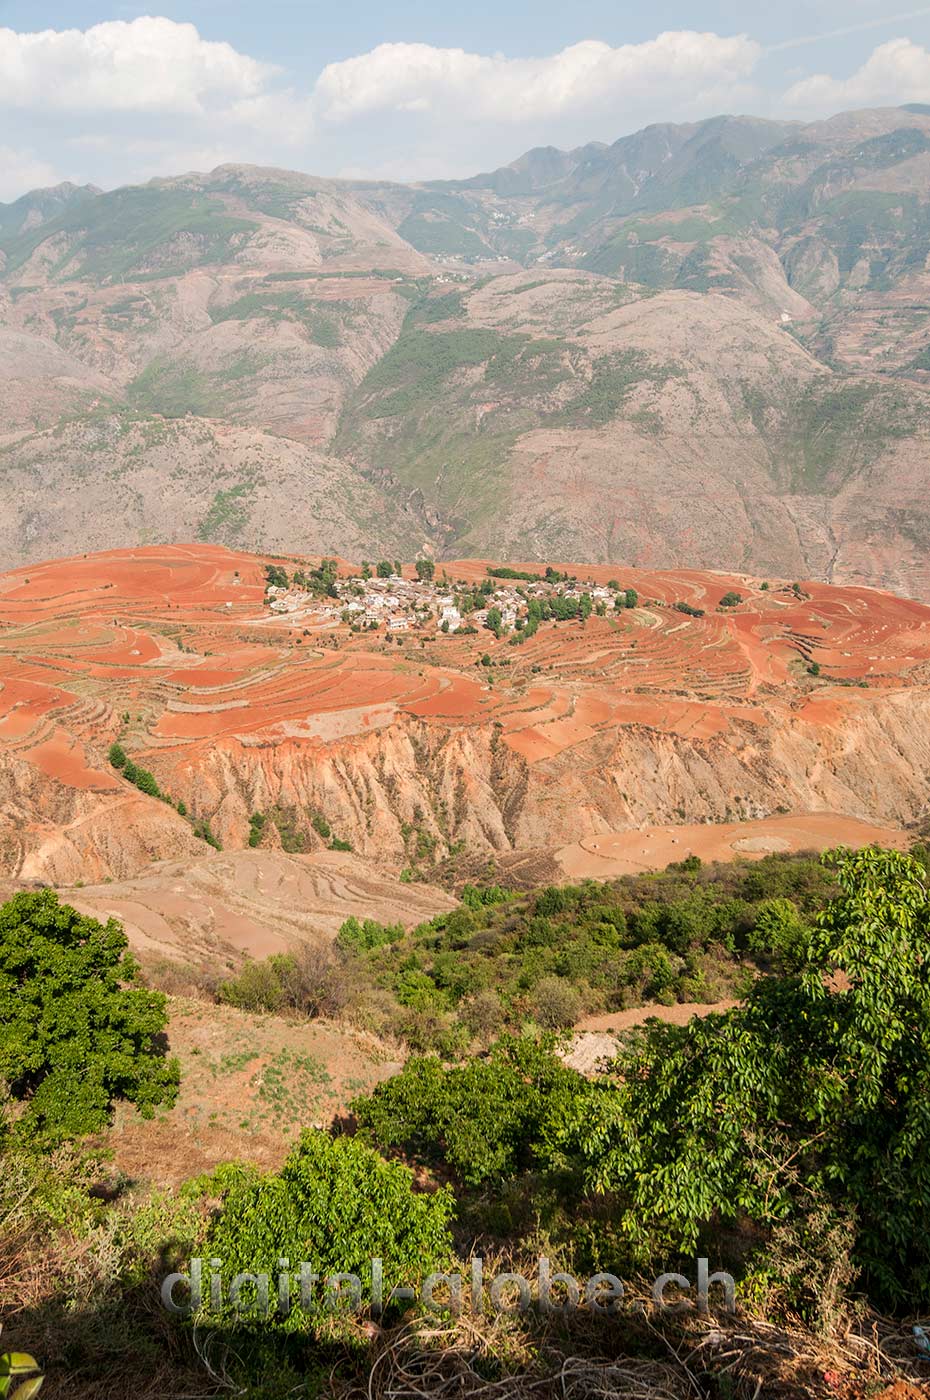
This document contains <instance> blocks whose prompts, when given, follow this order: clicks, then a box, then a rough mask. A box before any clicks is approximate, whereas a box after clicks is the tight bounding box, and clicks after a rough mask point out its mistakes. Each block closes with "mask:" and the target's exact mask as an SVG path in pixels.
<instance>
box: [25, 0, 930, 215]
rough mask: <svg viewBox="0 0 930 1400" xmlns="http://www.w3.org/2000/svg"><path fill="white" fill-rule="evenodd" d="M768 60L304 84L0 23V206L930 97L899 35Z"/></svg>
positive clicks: (927, 79) (598, 53)
mask: <svg viewBox="0 0 930 1400" xmlns="http://www.w3.org/2000/svg"><path fill="white" fill-rule="evenodd" d="M835 3H836V0H830V4H831V5H834V4H835ZM870 23H871V21H870ZM847 27H849V26H847ZM859 27H861V25H860V26H854V28H859ZM764 52H765V51H764V50H763V48H762V46H761V45H760V44H759V43H757V42H756V40H754V39H753V38H751V37H750V36H749V35H747V34H736V35H730V36H725V35H720V34H715V33H700V32H697V31H695V30H679V31H671V32H667V33H663V34H659V35H657V37H656V38H654V39H650V40H648V41H646V42H643V43H636V44H621V45H617V46H612V45H610V44H607V43H604V42H602V41H600V40H598V39H584V40H583V41H582V42H580V43H576V44H572V45H570V46H568V47H567V48H564V49H561V50H560V51H559V52H557V53H553V54H548V55H543V56H542V57H536V58H520V57H510V56H505V55H502V54H490V53H470V52H467V51H466V50H464V49H453V48H439V47H436V46H433V45H430V44H422V43H385V44H380V45H378V46H377V47H376V48H373V49H371V50H370V51H369V52H367V53H361V54H357V55H355V56H354V57H351V58H346V59H343V60H341V61H339V62H334V63H330V64H328V65H327V66H326V67H325V68H324V69H323V70H322V72H320V73H319V74H318V75H313V74H298V73H296V72H283V71H281V70H278V69H276V68H274V67H273V66H272V65H270V64H267V63H264V62H262V61H261V60H259V59H257V58H254V57H252V56H251V55H249V54H246V53H242V52H240V51H238V50H237V49H236V48H234V47H233V46H232V45H231V44H228V43H223V42H215V41H208V40H206V39H204V38H203V37H202V36H201V35H200V33H199V32H198V30H197V29H196V28H195V26H194V25H192V24H183V23H177V22H175V21H173V20H169V19H166V18H163V17H162V18H159V17H153V16H147V17H143V18H137V19H133V20H126V21H116V20H114V21H108V22H105V23H101V24H95V25H93V26H91V27H90V28H88V29H85V30H79V29H62V30H54V29H46V30H42V31H40V32H35V33H20V32H17V31H15V30H12V29H8V28H2V27H0V114H4V115H5V120H6V127H5V130H4V140H5V141H6V142H7V144H8V146H9V147H11V148H15V146H16V141H15V138H14V137H13V136H12V135H11V134H10V132H11V129H12V121H13V120H15V117H16V116H17V115H22V116H23V117H24V119H27V120H28V125H29V135H28V141H27V143H26V145H25V146H24V147H23V148H21V149H19V150H16V149H6V150H0V199H3V198H7V199H9V198H14V197H16V195H18V194H21V193H23V191H24V190H26V189H28V188H30V187H31V186H35V185H39V184H48V183H50V182H53V181H54V180H57V179H61V178H66V179H71V180H75V181H77V182H84V181H88V180H89V181H93V182H94V183H96V184H100V185H104V186H110V187H112V186H113V185H115V184H119V183H126V182H136V181H141V180H144V179H147V178H149V177H150V176H152V175H156V174H158V175H166V174H172V173H178V172H181V171H184V170H189V169H191V168H200V169H203V168H210V165H211V164H217V163H219V162H221V161H222V162H226V161H230V160H232V161H237V160H238V161H246V162H252V163H255V164H260V165H289V166H292V167H297V168H300V169H304V170H309V171H313V172H314V173H317V174H320V175H334V174H337V173H347V172H350V171H351V172H353V173H355V172H358V173H364V174H365V175H368V176H373V177H378V178H394V179H399V180H405V179H406V180H410V179H424V178H442V177H444V176H459V175H469V174H474V173H475V171H477V170H481V169H488V168H490V167H492V166H496V165H501V164H504V163H505V162H507V161H508V160H513V159H515V158H516V157H517V156H518V155H519V154H520V153H521V152H522V151H524V150H526V149H527V148H528V147H530V146H534V145H544V144H553V145H560V146H571V145H577V144H580V143H581V142H583V141H590V140H602V141H612V140H615V139H616V138H617V137H619V136H622V135H624V134H626V133H628V132H631V131H633V130H635V129H636V128H637V127H639V126H644V125H646V124H647V123H649V122H659V121H692V120H697V119H699V118H701V117H707V116H713V115H716V114H718V113H720V112H727V111H729V112H734V111H743V112H746V111H749V112H756V113H758V114H760V115H776V114H778V113H779V112H782V113H784V112H788V113H791V114H792V115H795V114H797V115H811V116H814V115H820V114H821V113H822V112H824V111H830V110H838V109H840V108H842V107H851V106H867V105H870V104H877V103H882V104H885V103H899V102H905V101H908V100H918V101H919V100H930V54H928V52H927V50H925V49H923V48H921V47H920V46H919V45H917V44H915V43H913V42H911V41H910V40H907V39H898V40H894V41H893V42H892V43H888V44H884V45H882V46H881V47H880V48H877V49H876V50H875V51H874V53H873V54H872V55H871V57H870V58H869V59H868V61H867V62H865V63H864V64H863V66H862V67H861V68H860V69H859V71H858V72H856V73H854V74H853V75H852V76H851V77H848V78H836V77H833V76H830V75H829V74H827V73H817V74H815V75H814V76H809V77H801V78H799V79H798V80H797V81H795V82H794V84H793V86H791V87H790V88H789V90H788V92H787V94H784V95H782V96H779V95H778V93H777V89H776V88H775V87H773V85H772V84H773V79H772V74H771V67H769V68H768V69H766V68H765V65H764V64H763V63H762V62H761V60H762V59H763V56H764ZM765 71H767V72H768V73H769V82H768V85H767V86H766V87H760V86H758V85H757V82H756V74H757V72H765ZM786 81H787V80H786ZM24 124H25V123H24Z"/></svg>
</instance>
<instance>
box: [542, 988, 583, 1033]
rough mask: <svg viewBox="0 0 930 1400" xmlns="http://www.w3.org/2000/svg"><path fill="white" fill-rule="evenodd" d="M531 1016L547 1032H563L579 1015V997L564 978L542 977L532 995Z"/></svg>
mask: <svg viewBox="0 0 930 1400" xmlns="http://www.w3.org/2000/svg"><path fill="white" fill-rule="evenodd" d="M532 1005H533V1014H534V1016H535V1018H536V1020H537V1021H538V1022H539V1024H540V1025H541V1026H545V1027H546V1029H547V1030H564V1029H566V1028H567V1027H569V1026H573V1025H574V1024H575V1022H576V1021H577V1020H578V1017H579V1016H580V1015H581V997H580V996H579V994H578V991H577V989H576V988H575V987H573V986H572V984H571V982H568V981H567V980H566V979H565V978H564V977H544V978H543V979H542V981H541V982H537V984H536V986H535V987H534V988H533V993H532Z"/></svg>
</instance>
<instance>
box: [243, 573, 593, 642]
mask: <svg viewBox="0 0 930 1400" xmlns="http://www.w3.org/2000/svg"><path fill="white" fill-rule="evenodd" d="M518 586H519V592H518ZM465 587H466V585H463V588H465ZM335 588H336V593H337V596H336V597H335V598H328V597H321V596H320V595H319V594H318V593H313V592H310V591H308V590H306V589H302V588H298V587H290V588H279V587H275V586H273V585H272V586H270V587H269V588H268V589H267V590H266V597H267V599H268V600H269V606H270V608H271V611H272V612H273V613H277V614H285V615H287V616H290V617H292V618H294V620H295V621H296V620H297V619H298V618H306V619H308V620H312V621H314V622H315V623H317V624H320V623H325V622H332V623H335V622H339V621H342V622H348V623H349V624H350V625H353V626H356V627H363V628H380V627H384V628H386V629H387V631H388V632H407V631H410V630H413V629H418V628H420V629H421V628H431V629H439V630H442V631H445V632H457V631H458V630H459V628H460V627H462V626H463V624H465V623H466V622H467V623H468V624H470V625H472V626H475V627H482V626H483V625H484V624H485V623H486V622H487V619H488V613H489V612H490V611H491V609H492V608H496V609H497V611H498V612H499V613H500V618H501V626H502V627H503V628H504V630H505V631H510V630H512V629H513V628H514V627H515V626H516V622H517V618H518V617H519V616H521V614H524V615H525V613H526V611H527V601H528V599H530V598H539V599H540V600H543V599H545V598H547V597H550V596H551V595H552V594H553V593H556V592H558V593H560V594H562V595H563V596H564V597H569V598H572V597H578V598H580V597H581V596H582V594H585V593H587V594H588V595H589V596H590V598H591V600H592V602H593V603H595V604H596V603H598V602H600V601H604V602H606V603H611V602H612V600H613V597H614V591H613V590H612V589H610V588H605V587H601V586H598V585H594V584H584V583H579V582H576V581H574V580H571V581H565V582H561V581H560V582H555V581H553V580H549V579H539V580H532V581H531V580H526V581H524V580H513V581H510V580H507V581H501V583H500V585H499V586H498V587H496V588H495V589H494V591H493V593H491V594H489V595H487V597H486V598H485V599H484V605H483V606H482V607H481V608H479V609H477V610H476V611H474V612H471V613H469V614H468V616H467V618H466V617H463V615H462V613H461V611H460V609H459V607H458V605H457V603H456V598H455V594H454V593H453V592H452V590H451V587H450V585H449V583H448V581H445V580H443V581H431V580H425V579H418V578H417V579H407V578H403V577H402V576H401V575H400V574H391V575H390V576H389V577H387V578H379V577H372V578H367V579H366V578H360V577H353V578H344V579H338V580H337V581H336V584H335Z"/></svg>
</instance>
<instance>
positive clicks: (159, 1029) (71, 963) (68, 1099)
mask: <svg viewBox="0 0 930 1400" xmlns="http://www.w3.org/2000/svg"><path fill="white" fill-rule="evenodd" d="M127 949H128V944H127V941H126V935H125V934H124V932H123V930H122V928H121V927H120V925H119V924H118V923H116V921H115V920H113V919H110V920H109V921H108V922H107V924H105V925H103V924H100V923H98V922H97V920H96V919H92V918H88V917H86V916H84V915H82V914H79V913H78V912H77V910H75V909H72V908H71V907H70V906H69V905H66V904H61V903H59V901H58V898H57V896H56V895H55V894H53V893H52V892H51V891H50V890H43V891H41V892H39V893H22V894H17V895H14V896H13V898H12V899H11V900H9V902H8V903H6V904H4V905H3V906H2V908H0V1084H6V1085H7V1086H8V1091H9V1093H10V1095H11V1097H12V1098H14V1099H18V1100H20V1101H21V1102H22V1104H23V1112H22V1114H21V1115H20V1117H19V1119H18V1121H17V1124H16V1128H15V1131H16V1133H17V1134H18V1135H21V1136H23V1137H35V1138H37V1139H39V1140H41V1141H51V1142H55V1141H63V1140H67V1139H71V1138H77V1137H81V1136H83V1135H84V1134H86V1133H92V1132H97V1131H99V1130H100V1129H101V1128H103V1127H105V1126H106V1124H107V1123H108V1121H109V1119H110V1116H111V1113H112V1109H113V1105H114V1103H115V1102H116V1101H117V1100H120V1099H123V1100H127V1101H128V1102H130V1103H133V1104H135V1105H136V1107H137V1108H138V1109H139V1111H140V1112H141V1113H142V1115H143V1117H151V1116H152V1114H153V1112H154V1109H155V1108H156V1106H158V1105H160V1104H171V1103H173V1102H174V1099H175V1096H176V1094H177V1086H178V1079H179V1072H178V1065H177V1061H176V1060H169V1059H168V1058H167V1057H166V1055H165V1050H164V1042H163V1034H164V1030H165V1026H166V1024H167V1015H166V1009H165V998H164V997H163V996H162V995H161V994H160V993H158V992H149V991H143V990H142V989H141V988H132V987H127V986H125V985H124V984H125V983H128V982H132V981H133V980H134V979H135V977H136V964H135V962H134V961H133V959H132V958H131V957H130V956H129V954H128V951H127Z"/></svg>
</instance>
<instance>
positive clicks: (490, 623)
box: [484, 608, 503, 637]
mask: <svg viewBox="0 0 930 1400" xmlns="http://www.w3.org/2000/svg"><path fill="white" fill-rule="evenodd" d="M484 625H485V627H486V628H487V629H488V631H489V632H493V633H494V635H495V637H499V636H500V634H501V627H502V625H503V618H502V617H501V610H500V608H488V615H487V617H486V618H485V622H484Z"/></svg>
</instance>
